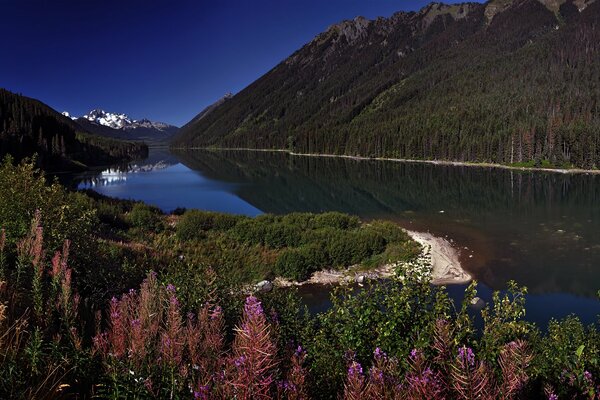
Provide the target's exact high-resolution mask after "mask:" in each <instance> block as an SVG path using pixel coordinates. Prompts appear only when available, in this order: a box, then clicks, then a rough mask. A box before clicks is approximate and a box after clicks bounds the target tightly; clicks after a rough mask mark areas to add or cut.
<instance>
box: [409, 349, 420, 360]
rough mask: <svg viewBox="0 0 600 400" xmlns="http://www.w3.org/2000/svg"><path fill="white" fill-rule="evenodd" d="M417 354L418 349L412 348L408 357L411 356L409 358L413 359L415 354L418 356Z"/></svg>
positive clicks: (415, 356)
mask: <svg viewBox="0 0 600 400" xmlns="http://www.w3.org/2000/svg"><path fill="white" fill-rule="evenodd" d="M418 355H419V350H417V349H412V350H411V351H410V358H411V359H413V360H414V359H415V358H417V356H418Z"/></svg>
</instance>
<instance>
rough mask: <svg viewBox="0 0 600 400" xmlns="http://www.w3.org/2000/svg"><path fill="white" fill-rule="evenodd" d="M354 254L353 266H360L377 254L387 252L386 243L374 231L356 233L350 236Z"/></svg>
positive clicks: (349, 239)
mask: <svg viewBox="0 0 600 400" xmlns="http://www.w3.org/2000/svg"><path fill="white" fill-rule="evenodd" d="M348 241H349V242H350V248H351V253H352V261H351V262H352V264H359V263H361V262H363V261H365V260H367V259H368V258H370V257H371V256H373V255H375V254H379V253H382V252H384V251H385V246H386V241H385V239H384V238H383V236H381V235H380V234H378V233H376V232H373V231H366V230H361V231H356V232H351V233H350V234H349V235H348Z"/></svg>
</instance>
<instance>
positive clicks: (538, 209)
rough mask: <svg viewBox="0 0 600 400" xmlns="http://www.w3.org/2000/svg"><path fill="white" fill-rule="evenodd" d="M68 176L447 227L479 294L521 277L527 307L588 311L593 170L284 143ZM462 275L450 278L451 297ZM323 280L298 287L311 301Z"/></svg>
mask: <svg viewBox="0 0 600 400" xmlns="http://www.w3.org/2000/svg"><path fill="white" fill-rule="evenodd" d="M77 187H78V188H81V189H84V188H91V189H93V190H95V191H97V192H99V193H102V194H105V195H107V196H113V197H119V198H126V199H136V200H143V201H145V202H147V203H149V204H153V205H156V206H158V207H160V208H161V209H163V210H164V211H166V212H169V211H172V210H173V209H175V208H177V207H185V208H198V209H203V210H212V211H221V212H228V213H237V214H246V215H250V216H254V215H258V214H260V213H287V212H292V211H310V212H320V211H341V212H346V213H350V214H356V215H358V216H360V217H362V218H365V219H372V218H383V219H389V220H393V221H395V222H397V223H398V224H400V225H402V226H404V227H406V228H409V229H411V230H415V231H429V232H431V233H432V234H434V235H438V236H443V237H446V238H447V239H448V240H449V241H451V242H452V243H453V244H454V245H455V246H456V248H457V249H459V250H460V258H461V263H462V264H463V266H464V268H465V269H466V270H468V271H469V272H470V273H471V274H472V275H473V276H474V277H475V278H476V279H477V280H478V281H479V282H480V285H479V289H480V295H481V297H482V298H484V299H489V298H491V292H492V290H495V289H502V288H504V287H505V284H506V282H507V281H509V280H515V281H517V282H518V283H520V284H522V285H526V286H527V287H528V288H529V292H530V294H529V296H528V300H527V311H528V319H530V320H532V321H535V322H539V323H542V324H545V323H546V322H547V321H548V320H549V319H550V318H552V317H556V318H559V317H563V316H565V315H568V314H570V313H575V314H577V315H578V316H580V317H581V318H582V320H584V321H585V322H588V323H591V322H594V321H596V320H597V315H599V314H600V301H598V300H597V298H596V297H595V296H596V293H597V292H598V290H599V289H600V176H599V175H593V174H561V173H551V172H532V171H516V170H506V169H499V168H487V167H486V168H483V167H468V166H448V165H434V164H426V163H408V162H394V161H374V160H354V159H348V158H332V157H306V156H292V155H289V154H286V153H283V152H263V151H243V150H219V151H217V150H215V151H208V150H193V151H191V150H190V151H175V152H169V150H167V149H151V152H150V155H149V158H148V159H147V160H144V161H141V162H137V163H132V164H131V165H130V166H129V167H128V168H115V169H109V170H105V171H99V172H96V173H88V174H86V175H82V176H80V177H78V180H77ZM463 288H464V286H460V285H457V286H453V287H451V288H450V289H449V290H450V292H451V293H452V294H453V297H455V298H460V293H461V291H462V289H463ZM327 292H328V290H324V289H322V288H314V287H311V288H302V289H301V293H302V295H303V297H304V298H305V300H306V301H307V303H308V304H309V305H310V306H311V308H313V309H319V308H323V307H326V306H327V304H328V301H327V296H328V293H327Z"/></svg>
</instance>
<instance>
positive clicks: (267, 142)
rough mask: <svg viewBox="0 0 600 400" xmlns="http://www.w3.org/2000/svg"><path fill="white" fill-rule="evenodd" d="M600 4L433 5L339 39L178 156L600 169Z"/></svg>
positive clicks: (330, 34)
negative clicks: (258, 153) (276, 152)
mask: <svg viewBox="0 0 600 400" xmlns="http://www.w3.org/2000/svg"><path fill="white" fill-rule="evenodd" d="M599 24H600V2H594V1H584V0H576V1H566V2H565V1H564V0H563V1H561V0H553V1H550V0H544V1H536V0H513V1H510V0H493V1H490V2H488V3H485V4H479V3H463V4H457V5H444V4H441V3H432V4H430V5H429V6H427V7H425V8H423V9H422V10H421V11H419V12H399V13H396V14H394V15H393V16H391V17H390V18H378V19H376V20H367V19H365V18H361V17H357V18H356V19H354V20H351V21H344V22H342V23H339V24H335V25H332V26H331V27H330V28H329V29H327V31H325V32H324V33H322V34H320V35H318V36H317V37H316V38H315V39H314V40H312V41H311V42H310V43H308V44H306V45H305V46H304V47H302V48H301V49H300V50H298V51H297V52H295V53H294V54H292V55H291V56H290V57H289V58H288V59H286V60H284V61H283V62H282V63H280V64H279V65H277V66H276V67H275V68H273V69H272V70H271V71H269V72H268V73H267V74H265V75H264V76H262V77H261V78H259V79H258V80H257V81H255V82H254V83H252V84H251V85H249V86H248V87H247V88H246V89H244V90H242V91H241V92H239V93H238V94H236V95H235V96H234V97H233V98H232V99H230V100H229V101H227V102H225V103H223V104H222V105H221V106H219V107H218V108H216V109H214V110H213V111H212V112H211V113H210V114H208V115H206V116H205V117H204V118H202V119H199V120H196V121H192V122H190V123H189V124H187V125H186V126H184V128H182V130H181V131H180V134H179V135H177V136H176V138H175V140H174V141H173V146H175V147H248V148H287V149H290V150H294V151H296V152H303V153H304V152H306V153H332V154H350V155H364V156H384V157H397V158H419V159H449V160H458V161H486V162H497V163H522V164H530V165H540V164H542V163H545V164H546V165H548V164H551V165H555V166H567V165H575V166H578V167H584V168H594V167H597V166H598V165H600V148H599V147H598V145H597V143H598V140H599V139H600V108H599V107H600V106H599V105H598V93H599V88H598V83H599V82H600V30H599V29H598V26H599Z"/></svg>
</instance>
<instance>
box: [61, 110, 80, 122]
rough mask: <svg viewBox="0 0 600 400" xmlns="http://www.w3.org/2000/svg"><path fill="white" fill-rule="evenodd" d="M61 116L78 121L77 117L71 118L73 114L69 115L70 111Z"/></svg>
mask: <svg viewBox="0 0 600 400" xmlns="http://www.w3.org/2000/svg"><path fill="white" fill-rule="evenodd" d="M61 114H62V115H64V116H65V117H67V118H71V119H72V120H76V119H77V117H73V116H71V114H69V112H68V111H63V112H62V113H61Z"/></svg>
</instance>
